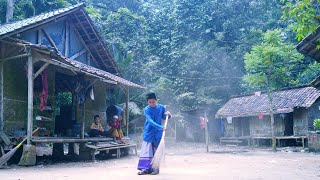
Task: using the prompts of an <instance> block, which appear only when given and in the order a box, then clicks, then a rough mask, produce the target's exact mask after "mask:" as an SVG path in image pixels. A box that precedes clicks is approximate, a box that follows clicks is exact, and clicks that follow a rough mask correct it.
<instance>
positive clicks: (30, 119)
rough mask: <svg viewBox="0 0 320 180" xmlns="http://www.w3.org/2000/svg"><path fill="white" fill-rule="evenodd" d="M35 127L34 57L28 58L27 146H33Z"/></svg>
mask: <svg viewBox="0 0 320 180" xmlns="http://www.w3.org/2000/svg"><path fill="white" fill-rule="evenodd" d="M32 127H33V63H32V56H31V55H29V56H28V126H27V144H28V145H29V144H31V138H32Z"/></svg>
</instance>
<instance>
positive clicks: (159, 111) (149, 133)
mask: <svg viewBox="0 0 320 180" xmlns="http://www.w3.org/2000/svg"><path fill="white" fill-rule="evenodd" d="M144 115H145V116H146V122H145V123H144V133H143V140H144V141H145V142H160V140H161V137H162V131H163V128H164V127H163V126H162V125H161V120H162V119H165V117H166V115H165V108H164V106H163V105H161V104H157V105H156V107H154V108H153V107H150V106H147V107H145V108H144Z"/></svg>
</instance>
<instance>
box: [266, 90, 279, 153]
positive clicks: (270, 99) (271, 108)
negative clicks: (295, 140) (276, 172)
mask: <svg viewBox="0 0 320 180" xmlns="http://www.w3.org/2000/svg"><path fill="white" fill-rule="evenodd" d="M268 99H269V114H270V121H271V137H272V150H273V151H277V148H276V142H277V141H276V137H275V135H274V115H273V101H272V95H271V92H270V91H269V90H268Z"/></svg>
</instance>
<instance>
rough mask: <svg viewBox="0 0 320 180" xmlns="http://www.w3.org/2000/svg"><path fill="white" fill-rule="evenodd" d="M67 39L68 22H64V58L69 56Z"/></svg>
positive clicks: (68, 32)
mask: <svg viewBox="0 0 320 180" xmlns="http://www.w3.org/2000/svg"><path fill="white" fill-rule="evenodd" d="M69 38H70V25H69V21H68V20H66V35H65V41H64V56H65V57H68V56H69Z"/></svg>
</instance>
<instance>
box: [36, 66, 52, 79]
mask: <svg viewBox="0 0 320 180" xmlns="http://www.w3.org/2000/svg"><path fill="white" fill-rule="evenodd" d="M49 65H50V63H45V64H44V65H43V66H42V67H41V68H40V69H39V70H38V71H37V72H36V73H35V74H34V76H33V79H35V78H37V76H38V75H39V74H40V73H41V72H42V71H43V70H45V69H46V68H47V67H48V66H49Z"/></svg>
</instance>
